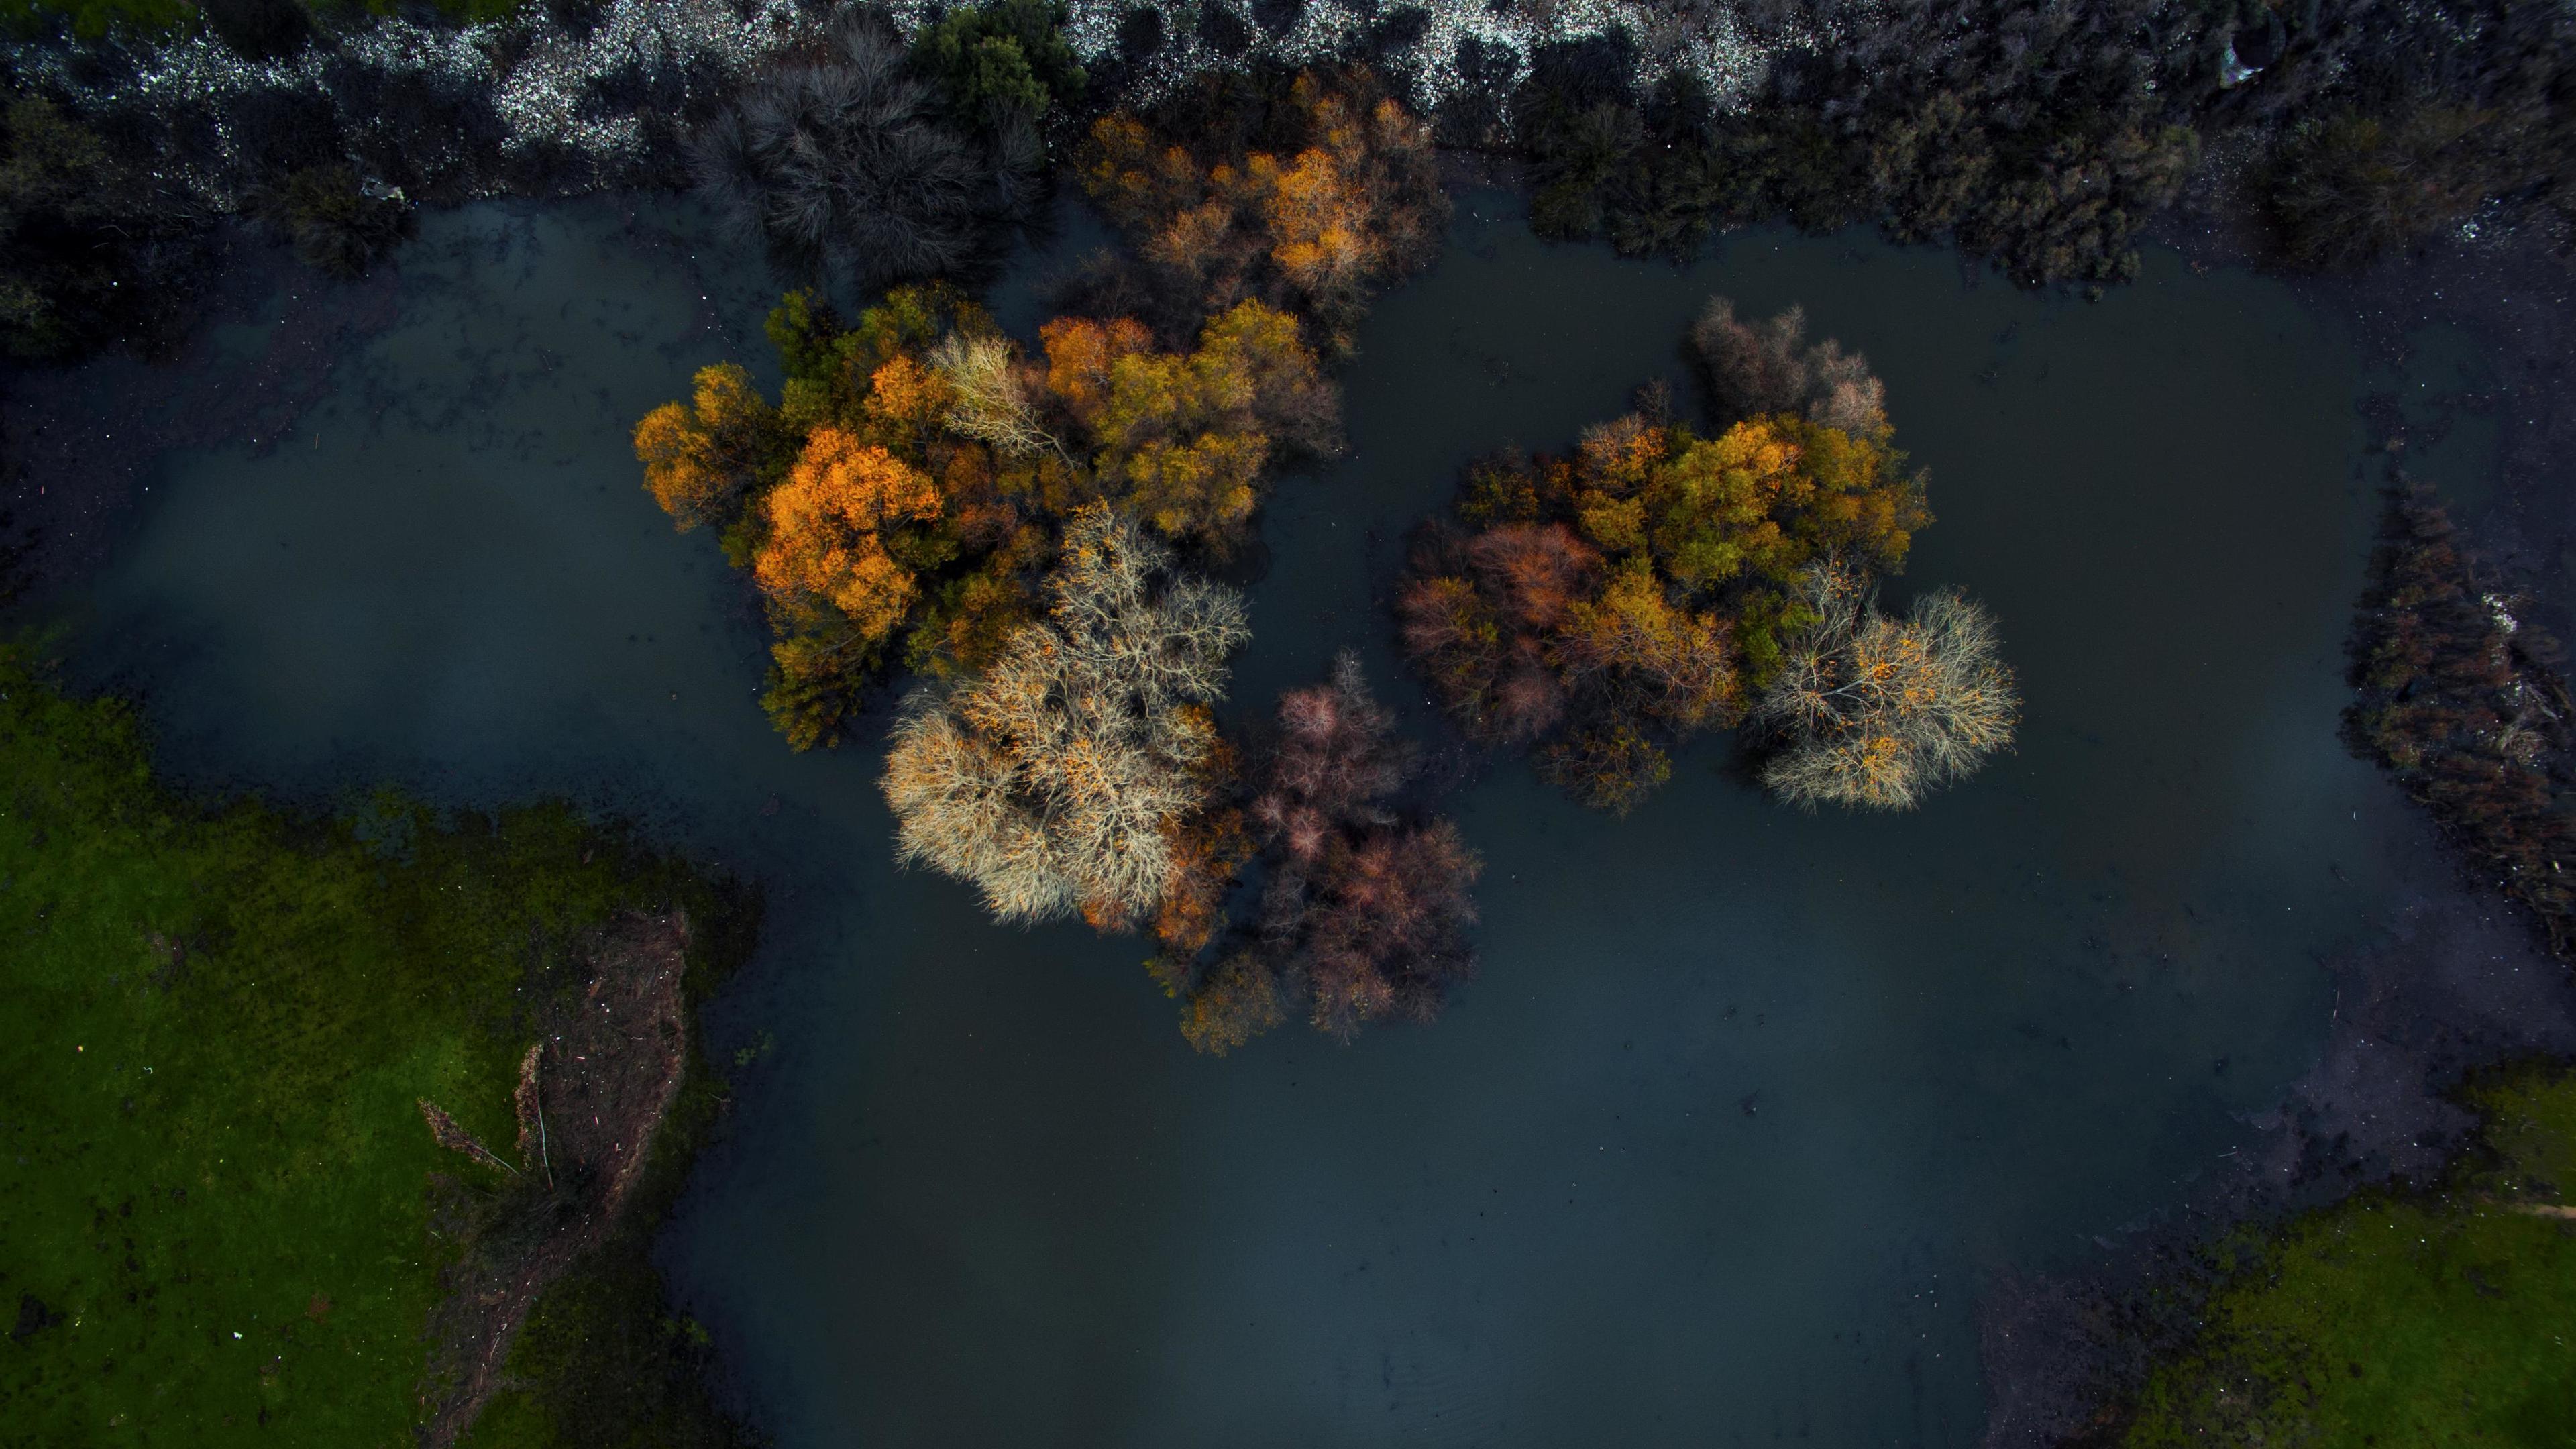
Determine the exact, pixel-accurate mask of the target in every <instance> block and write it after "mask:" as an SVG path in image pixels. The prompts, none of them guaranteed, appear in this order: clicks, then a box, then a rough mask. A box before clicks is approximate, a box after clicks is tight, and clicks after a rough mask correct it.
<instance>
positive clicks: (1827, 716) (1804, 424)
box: [1396, 297, 2016, 813]
mask: <svg viewBox="0 0 2576 1449" xmlns="http://www.w3.org/2000/svg"><path fill="white" fill-rule="evenodd" d="M1690 341H1691V350H1692V352H1693V354H1694V356H1695V358H1696V360H1697V363H1698V366H1699V370H1700V373H1701V376H1702V380H1703V382H1704V383H1705V385H1706V391H1707V395H1708V399H1709V403H1710V413H1711V417H1712V421H1713V423H1714V425H1715V426H1714V427H1713V429H1712V431H1711V432H1709V433H1707V434H1702V433H1700V432H1697V431H1695V430H1694V429H1692V428H1691V427H1689V426H1688V425H1686V424H1683V423H1680V422H1676V421H1674V420H1672V419H1671V418H1670V417H1669V416H1668V415H1667V414H1668V412H1669V409H1668V407H1667V406H1666V405H1665V403H1664V401H1663V399H1662V397H1661V395H1660V393H1650V395H1649V396H1648V398H1647V401H1646V406H1645V407H1644V408H1643V409H1642V410H1641V411H1639V412H1636V413H1632V414H1630V415H1628V416H1626V417H1623V418H1620V419H1618V420H1617V421H1615V422H1611V423H1606V424H1602V425H1599V426H1596V427H1594V428H1592V429H1591V430H1590V431H1588V432H1587V433H1586V434H1585V435H1584V438H1583V441H1582V444H1581V446H1580V447H1579V448H1577V449H1576V450H1575V451H1574V452H1573V453H1572V454H1571V455H1569V456H1563V457H1548V456H1540V457H1530V456H1526V455H1522V454H1517V453H1509V454H1503V455H1499V456H1496V457H1491V458H1487V459H1484V460H1481V461H1479V462H1477V463H1475V464H1473V465H1471V466H1470V467H1469V468H1468V470H1467V473H1466V476H1465V479H1464V481H1463V482H1462V484H1461V486H1460V489H1459V494H1458V498H1457V501H1456V505H1455V510H1454V511H1455V515H1456V518H1455V521H1442V522H1435V523H1432V524H1430V525H1428V526H1426V527H1425V528H1424V529H1423V530H1421V531H1420V532H1419V533H1418V534H1417V537H1416V540H1415V544H1414V549H1413V554H1412V558H1411V561H1410V565H1409V568H1408V571H1407V574H1406V577H1405V579H1404V582H1403V584H1402V586H1401V588H1400V590H1399V592H1398V595H1397V600H1396V610H1397V615H1398V619H1399V621H1400V626H1401V630H1402V637H1403V642H1404V647H1405V650H1406V653H1407V654H1408V655H1409V656H1410V658H1411V659H1412V661H1413V663H1414V665H1415V667H1416V668H1417V669H1419V670H1420V671H1421V672H1422V673H1423V675H1424V676H1425V677H1426V678H1427V679H1428V680H1429V681H1430V683H1431V685H1432V687H1433V689H1434V691H1435V692H1436V693H1437V694H1438V695H1439V696H1440V698H1441V699H1442V701H1443V702H1444V703H1445V704H1446V705H1447V706H1448V708H1449V710H1450V712H1451V714H1452V715H1453V716H1454V717H1455V718H1456V719H1457V720H1458V722H1459V723H1460V725H1461V726H1462V727H1464V728H1465V730H1466V731H1467V732H1468V734H1469V735H1470V736H1472V737H1474V738H1476V739H1477V740H1479V741H1480V742H1482V743H1485V744H1488V745H1497V746H1510V747H1520V746H1530V747H1535V748H1536V749H1537V750H1538V755H1539V761H1540V769H1541V771H1542V773H1543V774H1545V775H1546V776H1547V777H1548V778H1550V779H1551V780H1553V781H1555V782H1556V783H1558V784H1560V785H1562V786H1564V787H1565V788H1567V789H1568V790H1570V791H1571V792H1573V793H1574V794H1575V795H1576V796H1577V797H1578V798H1580V799H1582V800H1583V801H1585V803H1587V804H1590V805H1593V806H1595V807H1598V808H1603V809H1609V810H1614V811H1619V812H1622V813H1624V812H1625V811H1627V810H1628V809H1630V808H1632V807H1633V806H1635V805H1636V804H1637V803H1638V802H1639V801H1640V800H1642V799H1644V798H1645V796H1646V795H1647V794H1648V793H1649V792H1651V791H1652V790H1653V789H1654V788H1655V787H1657V786H1658V785H1661V784H1662V783H1664V781H1665V780H1667V779H1668V778H1669V777H1670V774H1671V760H1670V757H1669V755H1668V753H1667V746H1668V745H1669V744H1670V743H1672V742H1674V741H1677V740H1679V739H1682V738H1686V737H1688V736H1690V735H1692V734H1694V733H1697V732H1699V731H1701V730H1705V729H1711V728H1731V727H1733V726H1735V725H1736V724H1738V723H1740V722H1742V721H1743V720H1744V719H1745V717H1746V715H1747V712H1748V709H1757V708H1758V713H1759V715H1760V717H1761V718H1762V719H1763V720H1764V721H1765V722H1766V723H1769V724H1771V725H1773V726H1774V727H1775V728H1777V729H1778V730H1780V731H1781V733H1782V742H1783V745H1784V748H1783V750H1782V752H1781V754H1780V755H1779V756H1778V757H1777V758H1776V759H1775V760H1774V761H1773V763H1772V766H1771V769H1772V772H1773V773H1772V776H1771V779H1772V782H1773V784H1774V785H1775V786H1776V787H1777V788H1779V789H1780V790H1781V791H1782V793H1783V794H1785V795H1787V796H1788V797H1789V798H1792V799H1796V800H1799V801H1801V802H1802V803H1814V802H1816V801H1819V800H1829V799H1830V800H1838V801H1842V802H1844V803H1850V804H1857V805H1876V806H1888V807H1903V806H1907V805H1911V804H1913V803H1914V802H1915V801H1916V800H1917V799H1918V798H1919V797H1920V795H1921V793H1922V792H1923V791H1924V790H1925V789H1928V788H1930V787H1931V786H1933V785H1936V784H1938V783H1940V782H1941V781H1942V780H1945V779H1948V778H1952V777H1955V776H1956V775H1958V774H1962V773H1965V772H1966V771H1967V770H1968V769H1971V768H1973V767H1974V765H1975V763H1976V761H1977V760H1979V759H1982V758H1983V756H1984V755H1985V754H1987V753H1990V752H1991V751H1992V750H1994V749H1997V748H2000V747H2001V746H2002V745H2003V744H2005V743H2006V742H2008V741H2009V739H2010V735H2011V723H2012V719H2013V715H2014V712H2015V709H2016V705H2015V703H2014V701H2013V698H2012V692H2011V685H2010V677H2009V675H2008V674H2007V673H2005V672H2004V671H2003V670H2002V668H2001V666H2000V665H1999V664H1997V663H1996V662H1995V660H1994V658H1993V654H1994V650H1993V631H1992V628H1991V625H1990V623H1986V622H1985V616H1984V615H1983V614H1982V613H1981V612H1979V611H1977V610H1976V609H1974V608H1973V606H1969V605H1967V604H1965V603H1964V602H1963V601H1960V600H1958V599H1957V598H1956V597H1955V596H1948V595H1935V596H1932V597H1931V598H1929V599H1927V600H1926V601H1925V602H1924V603H1923V604H1922V605H1919V606H1918V609H1917V613H1916V615H1915V617H1914V618H1913V619H1912V620H1910V621H1907V622H1905V623H1902V624H1899V623H1895V622H1892V621H1888V620H1885V619H1883V618H1881V617H1880V616H1879V615H1878V614H1877V613H1876V611H1875V610H1874V609H1872V608H1870V607H1868V605H1867V603H1866V601H1865V599H1864V598H1863V597H1862V594H1863V592H1864V590H1865V584H1864V583H1863V582H1862V581H1863V580H1864V579H1865V577H1866V575H1867V573H1868V572H1869V571H1872V570H1889V571H1893V570H1896V569H1899V568H1902V567H1903V565H1904V561H1905V553H1906V549H1907V547H1908V546H1909V544H1910V542H1911V540H1912V536H1913V532H1914V530H1915V529H1918V528H1920V527H1922V526H1923V525H1924V524H1926V523H1928V522H1929V521H1930V518H1931V515H1930V513H1929V511H1928V510H1927V508H1926V507H1925V503H1924V486H1923V480H1922V477H1921V475H1920V474H1919V473H1917V472H1915V471H1913V470H1911V469H1909V468H1908V467H1907V466H1906V463H1905V458H1904V455H1903V454H1902V453H1899V452H1898V451H1897V450H1896V448H1895V446H1894V440H1893V439H1894V435H1893V431H1892V429H1891V428H1890V427H1889V426H1888V422H1887V415H1886V409H1885V403H1884V389H1883V388H1882V387H1881V385H1880V384H1879V382H1878V380H1877V379H1876V378H1875V377H1873V376H1872V375H1871V374H1870V372H1869V369H1868V365H1867V362H1866V361H1865V360H1864V359H1862V358H1861V357H1859V356H1857V355H1854V354H1846V353H1844V352H1843V351H1842V350H1841V348H1840V347H1839V346H1837V345H1836V344H1835V343H1833V342H1831V341H1824V342H1818V343H1809V342H1808V341H1807V340H1806V338H1805V335H1804V323H1803V319H1802V318H1801V317H1800V315H1799V314H1798V313H1797V312H1796V311H1794V310H1792V311H1790V312H1787V313H1784V314H1782V315H1780V316H1778V317H1775V318H1772V319H1769V320H1767V321H1764V322H1759V323H1749V322H1745V321H1742V320H1740V319H1738V318H1737V317H1736V316H1735V312H1734V307H1733V305H1732V304H1731V303H1730V302H1728V301H1727V300H1726V299H1725V298H1722V297H1721V298H1716V299H1713V300H1712V301H1711V302H1710V304H1709V306H1708V309H1707V311H1706V312H1705V313H1704V314H1703V315H1702V316H1701V318H1700V319H1699V321H1698V323H1697V325H1696V326H1694V327H1693V328H1692V330H1691V336H1690ZM1855 670H1857V671H1859V676H1866V680H1867V681H1871V682H1864V681H1863V680H1862V679H1860V678H1859V677H1856V676H1855V675H1854V671H1855ZM1885 671H1896V673H1895V674H1890V673H1887V672H1885ZM1899 676H1901V677H1899ZM1935 682H1938V683H1940V684H1941V685H1942V686H1943V690H1941V691H1931V690H1929V686H1930V685H1932V684H1933V683H1935ZM1954 685H1955V686H1958V689H1957V690H1953V689H1951V686H1954ZM1980 690H1982V693H1979V692H1978V691H1980ZM1801 691H1804V693H1801ZM1864 691H1867V692H1866V694H1864ZM1962 691H1964V692H1962ZM1954 716H1955V718H1954ZM1890 741H1896V742H1900V743H1894V744H1892V743H1889V742H1890ZM1855 751H1857V752H1859V754H1860V755H1861V756H1864V757H1868V758H1869V759H1870V760H1871V761H1872V763H1870V764H1869V766H1868V769H1869V771H1870V772H1871V776H1872V780H1873V782H1874V783H1872V784H1871V785H1869V786H1867V787H1862V786H1860V785H1858V784H1856V783H1854V782H1852V781H1849V780H1843V779H1840V777H1839V776H1838V775H1837V773H1836V772H1837V771H1838V770H1841V769H1843V768H1845V767H1844V766H1843V765H1838V764H1835V763H1833V762H1837V761H1846V760H1848V759H1849V758H1851V757H1852V756H1853V754H1854V752H1855ZM1873 752H1875V753H1873ZM1879 756H1890V758H1888V759H1886V760H1884V761H1880V760H1879V759H1878V757H1879ZM1900 776H1901V777H1902V779H1903V781H1904V782H1905V783H1904V785H1903V787H1902V788H1898V787H1897V785H1896V784H1895V782H1896V780H1897V779H1898V778H1899V777H1900Z"/></svg>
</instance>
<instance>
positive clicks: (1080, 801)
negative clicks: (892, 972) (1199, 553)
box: [883, 504, 1250, 930]
mask: <svg viewBox="0 0 2576 1449" xmlns="http://www.w3.org/2000/svg"><path fill="white" fill-rule="evenodd" d="M1049 593H1050V595H1051V597H1052V599H1053V611H1052V617H1051V618H1050V620H1049V621H1048V622H1046V623H1044V624H1038V625H1032V626H1030V627H1028V628H1025V629H1022V630H1020V631H1019V632H1018V633H1017V634H1014V635H1012V636H1011V638H1010V641H1009V643H1008V644H1007V645H1006V646H1005V647H1004V649H1003V651H1002V655H1001V657H1000V658H999V659H997V660H996V661H995V662H994V663H993V664H992V666H991V667H990V668H988V669H986V670H985V671H984V672H983V673H982V674H981V675H979V676H976V677H975V678H973V679H971V680H969V681H967V682H965V683H964V684H962V685H961V686H959V687H957V688H954V689H952V690H950V691H948V692H946V693H944V694H941V693H934V692H929V691H923V692H920V693H916V694H915V695H914V696H913V697H912V698H911V699H910V700H908V701H906V703H905V706H904V710H903V714H902V717H901V719H900V720H899V721H898V722H897V724H896V726H895V731H894V748H893V750H892V752H891V753H890V754H889V755H888V757H887V760H886V773H885V777H884V781H883V784H884V789H885V793H886V799H887V801H888V802H889V803H890V804H891V805H892V806H893V807H894V812H895V817H896V821H897V825H898V832H897V840H898V851H897V853H898V856H899V857H900V858H901V859H902V860H903V861H905V862H906V863H907V864H922V865H928V866H930V867H931V868H933V869H935V870H938V871H940V872H942V873H943V874H947V875H951V876H955V877H957V878H958V879H960V880H965V881H969V882H972V883H973V884H974V885H975V886H976V887H977V888H978V889H980V890H981V891H982V892H983V895H984V900H985V904H986V907H987V908H988V909H989V910H991V911H992V913H993V915H994V916H995V917H996V918H997V919H1000V920H1003V921H1011V922H1023V923H1025V922H1034V921H1043V920H1050V919H1055V918H1058V917H1061V916H1064V915H1067V914H1070V913H1072V912H1074V911H1077V910H1078V911H1080V912H1082V913H1083V915H1084V916H1085V917H1086V918H1087V919H1089V920H1090V921H1091V922H1092V923H1093V924H1094V925H1095V926H1097V927H1099V928H1101V929H1104V930H1118V929H1128V928H1132V927H1133V926H1134V925H1136V924H1137V923H1139V922H1140V921H1142V920H1143V919H1145V918H1146V917H1147V916H1149V915H1151V914H1152V913H1153V912H1154V911H1155V910H1156V909H1157V908H1158V907H1159V906H1160V905H1161V904H1162V901H1163V899H1164V896H1165V895H1166V893H1167V892H1168V891H1170V890H1171V889H1172V888H1173V884H1174V881H1175V878H1176V875H1177V873H1178V871H1179V870H1180V863H1179V861H1178V859H1177V856H1176V852H1175V848H1174V839H1175V835H1176V833H1177V832H1179V831H1180V830H1181V829H1182V828H1184V827H1185V826H1186V825H1187V824H1188V823H1189V822H1190V820H1191V818H1192V817H1193V816H1195V815H1197V814H1198V813H1199V812H1201V811H1202V810H1204V809H1205V808H1206V807H1207V806H1208V804H1209V802H1210V795H1211V793H1212V792H1211V786H1210V778H1209V777H1210V771H1211V768H1212V767H1214V766H1216V765H1218V764H1219V763H1220V762H1221V758H1222V757H1221V751H1220V748H1219V743H1220V742H1219V739H1218V735H1217V731H1216V725H1215V721H1214V718H1213V717H1212V715H1211V714H1210V712H1209V710H1210V706H1211V705H1213V704H1214V703H1215V702H1216V701H1217V700H1218V699H1220V698H1221V697H1222V696H1223V693H1224V688H1225V677H1226V667H1227V666H1226V659H1227V656H1229V655H1230V654H1232V653H1233V651H1234V650H1235V649H1236V648H1238V647H1240V646H1241V645H1242V643H1243V642H1244V640H1246V639H1247V638H1249V637H1250V631H1249V630H1248V629H1247V628H1246V627H1245V624H1244V617H1243V602H1242V599H1241V597H1240V596H1239V595H1237V594H1236V593H1235V592H1234V591H1233V590H1231V589H1228V588H1225V587H1223V586H1221V585H1218V584H1214V583H1210V582H1208V581H1206V580H1203V579H1197V578H1191V577H1187V576H1182V575H1178V574H1176V573H1175V571H1174V569H1173V566H1172V558H1171V555H1170V554H1169V553H1168V552H1167V551H1165V550H1164V549H1163V548H1162V547H1161V546H1160V545H1158V544H1156V543H1154V542H1152V541H1150V540H1149V539H1147V538H1145V537H1144V536H1143V535H1142V534H1141V533H1139V532H1138V530H1137V529H1136V526H1135V525H1134V524H1133V523H1132V522H1130V521H1128V520H1126V519H1124V518H1122V517H1120V516H1119V515H1117V514H1115V513H1113V512H1112V511H1111V510H1110V509H1109V508H1107V507H1106V506H1105V505H1100V504H1093V505H1090V506H1088V507H1085V508H1083V509H1082V510H1080V511H1079V512H1077V513H1076V514H1075V515H1074V516H1073V518H1072V519H1071V520H1070V521H1068V523H1067V524H1066V527H1065V536H1064V554H1063V560H1062V562H1061V563H1060V564H1059V565H1058V567H1057V570H1056V572H1055V575H1054V577H1053V578H1052V579H1051V580H1050V581H1049Z"/></svg>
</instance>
